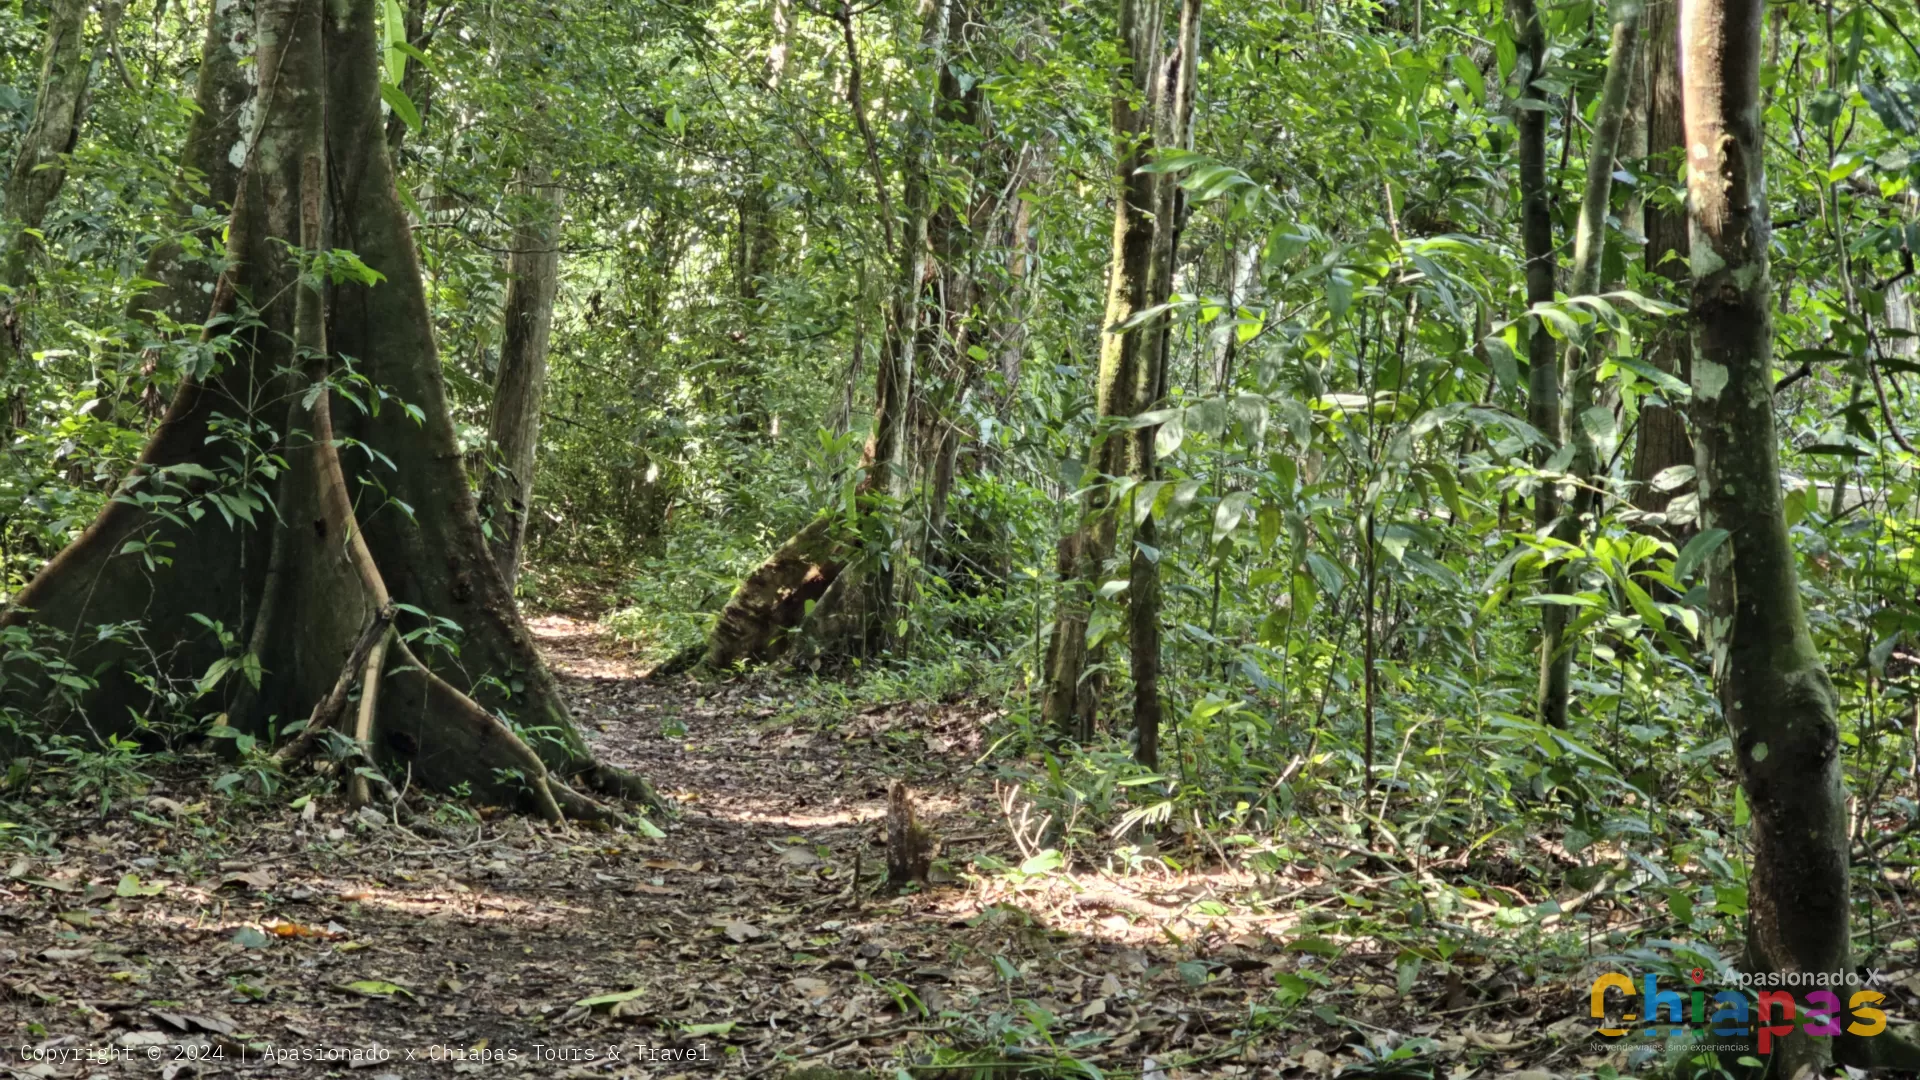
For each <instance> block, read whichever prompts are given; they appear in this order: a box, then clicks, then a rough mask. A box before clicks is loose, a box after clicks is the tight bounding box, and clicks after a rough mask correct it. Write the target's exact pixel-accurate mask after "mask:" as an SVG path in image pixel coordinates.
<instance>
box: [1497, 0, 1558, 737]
mask: <svg viewBox="0 0 1920 1080" xmlns="http://www.w3.org/2000/svg"><path fill="white" fill-rule="evenodd" d="M1507 17H1508V19H1509V20H1510V21H1511V23H1512V26H1513V31H1512V32H1513V39H1514V42H1515V43H1516V45H1517V53H1518V56H1517V60H1516V62H1517V65H1518V67H1517V69H1516V74H1517V79H1518V82H1519V88H1520V90H1519V94H1518V100H1517V102H1516V109H1515V111H1516V113H1517V116H1516V126H1517V127H1518V129H1519V146H1518V150H1519V158H1520V238H1521V246H1522V250H1523V251H1524V252H1525V255H1526V260H1527V266H1526V282H1527V303H1528V305H1529V306H1531V305H1534V304H1550V303H1552V302H1553V296H1554V278H1555V277H1556V272H1557V269H1558V267H1557V263H1558V259H1557V258H1556V257H1555V255H1554V247H1553V210H1552V195H1551V193H1550V192H1549V190H1548V188H1547V109H1548V105H1547V100H1546V97H1545V95H1544V94H1543V93H1542V91H1541V90H1540V87H1539V85H1538V82H1539V80H1540V78H1541V76H1543V75H1544V74H1545V73H1546V72H1545V68H1546V62H1547V32H1546V27H1545V23H1544V22H1543V21H1542V20H1541V17H1540V11H1539V7H1538V6H1537V4H1536V3H1535V0H1508V4H1507ZM1527 420H1528V422H1529V423H1531V424H1532V425H1533V426H1534V428H1535V429H1536V430H1537V431H1539V432H1540V433H1541V434H1542V435H1545V436H1546V437H1547V438H1548V439H1556V438H1558V437H1559V434H1560V358H1559V354H1558V350H1557V349H1556V348H1555V347H1554V343H1553V338H1552V336H1551V335H1549V334H1548V333H1547V330H1546V327H1545V326H1544V325H1542V324H1541V322H1540V320H1538V319H1531V320H1528V323H1527ZM1550 456H1551V452H1550V451H1549V450H1547V449H1546V448H1541V449H1539V450H1537V451H1536V452H1535V454H1534V464H1535V465H1536V466H1540V467H1544V466H1545V465H1546V464H1547V461H1548V459H1549V457H1550ZM1559 517H1560V493H1559V490H1558V489H1557V488H1556V486H1555V485H1553V484H1550V483H1547V482H1545V481H1542V482H1540V483H1539V484H1538V485H1537V486H1536V487H1535V490H1534V495H1533V527H1534V529H1535V531H1536V532H1540V533H1545V532H1547V531H1548V530H1550V529H1551V528H1552V527H1553V524H1554V522H1555V521H1557V520H1559ZM1543 587H1545V588H1547V589H1551V585H1550V584H1548V583H1543ZM1566 625H1567V609H1566V608H1564V607H1561V606H1560V605H1558V604H1543V605H1541V608H1540V641H1541V649H1540V686H1539V688H1538V691H1537V693H1536V697H1535V703H1536V707H1537V708H1539V718H1540V720H1541V722H1542V723H1549V724H1554V725H1556V726H1564V725H1565V723H1566V716H1565V714H1564V712H1563V713H1561V714H1560V715H1558V716H1555V715H1553V714H1552V713H1550V712H1548V711H1547V710H1546V708H1544V706H1546V705H1548V704H1549V703H1552V702H1561V703H1564V702H1565V701H1566V699H1567V686H1566V685H1565V683H1564V680H1565V679H1566V678H1567V676H1568V671H1567V669H1566V668H1565V667H1562V666H1561V665H1559V664H1558V663H1555V662H1554V660H1553V658H1554V656H1555V649H1554V648H1553V644H1552V643H1554V642H1558V641H1560V640H1561V639H1562V638H1564V637H1565V635H1566Z"/></svg>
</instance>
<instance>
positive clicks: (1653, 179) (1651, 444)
mask: <svg viewBox="0 0 1920 1080" xmlns="http://www.w3.org/2000/svg"><path fill="white" fill-rule="evenodd" d="M1678 11H1679V7H1678V0H1649V2H1648V4H1647V14H1646V23H1647V31H1646V44H1645V46H1644V49H1645V53H1646V60H1647V62H1646V68H1647V124H1646V127H1647V161H1648V165H1647V167H1646V168H1645V169H1643V170H1642V171H1643V172H1646V173H1648V174H1649V175H1648V176H1646V177H1645V180H1646V182H1647V183H1648V185H1649V186H1650V187H1655V188H1665V187H1666V186H1667V185H1668V184H1669V183H1671V182H1672V181H1673V179H1674V176H1675V174H1676V172H1677V170H1678V169H1679V168H1680V166H1681V164H1682V161H1681V157H1682V149H1683V146H1684V141H1685V140H1684V135H1685V133H1684V131H1683V130H1682V121H1683V117H1682V116H1681V105H1680V27H1679V21H1678V18H1677V15H1678ZM1645 222H1646V235H1647V247H1646V263H1647V269H1648V270H1649V271H1651V272H1653V273H1655V274H1659V275H1660V276H1662V277H1664V278H1666V279H1668V280H1669V281H1672V282H1674V283H1675V286H1676V287H1682V286H1684V284H1685V282H1686V280H1687V253H1688V251H1689V248H1688V246H1687V211H1686V207H1685V206H1684V205H1680V204H1677V203H1670V202H1669V201H1668V200H1666V199H1664V198H1653V199H1649V200H1648V202H1647V205H1646V216H1645ZM1674 322H1676V323H1677V322H1678V320H1674ZM1691 355H1692V353H1691V349H1690V348H1689V343H1688V340H1687V333H1686V330H1685V328H1684V327H1680V326H1661V327H1658V328H1656V329H1655V330H1654V332H1653V333H1652V335H1651V336H1650V337H1649V338H1648V341H1647V349H1646V357H1647V362H1648V363H1649V364H1652V365H1653V366H1654V367H1655V368H1657V369H1659V370H1661V371H1664V372H1666V373H1667V374H1669V375H1672V376H1674V377H1676V378H1678V379H1679V380H1680V381H1681V382H1683V383H1684V382H1686V381H1687V379H1688V378H1689V377H1690V372H1691V369H1692V364H1691V363H1690V362H1689V361H1690V358H1691ZM1679 404H1680V403H1679V402H1676V401H1671V400H1667V399H1666V398H1665V397H1664V396H1663V397H1662V398H1660V399H1658V400H1649V399H1644V398H1643V399H1642V401H1641V404H1640V421H1639V423H1638V425H1636V427H1635V428H1634V446H1633V466H1632V468H1633V471H1632V479H1633V480H1634V481H1635V482H1636V483H1637V484H1639V487H1637V488H1636V489H1635V491H1634V504H1635V505H1637V506H1638V507H1640V509H1642V510H1647V511H1650V512H1654V513H1660V512H1664V511H1665V510H1666V508H1667V502H1668V500H1669V499H1671V498H1673V497H1674V495H1675V494H1676V493H1677V492H1678V491H1682V490H1685V488H1684V487H1681V488H1673V487H1669V488H1668V489H1667V490H1659V489H1656V488H1655V487H1654V486H1653V479H1654V478H1655V477H1656V476H1659V475H1660V474H1661V473H1662V472H1664V471H1665V470H1667V469H1669V468H1673V467H1674V466H1678V465H1692V464H1693V440H1692V438H1691V437H1690V436H1689V435H1688V434H1687V422H1686V417H1685V416H1683V415H1682V414H1681V412H1680V409H1679V407H1678V406H1679Z"/></svg>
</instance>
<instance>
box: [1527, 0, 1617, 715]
mask: <svg viewBox="0 0 1920 1080" xmlns="http://www.w3.org/2000/svg"><path fill="white" fill-rule="evenodd" d="M1611 23H1612V26H1611V30H1610V33H1609V38H1610V43H1609V46H1608V49H1607V75H1606V79H1605V80H1604V82H1603V83H1602V84H1601V91H1600V101H1599V103H1598V105H1597V107H1596V108H1595V110H1594V124H1593V138H1592V139H1591V140H1590V141H1589V142H1588V144H1587V175H1586V183H1585V185H1584V186H1583V188H1582V190H1581V197H1580V218H1579V223H1578V226H1577V227H1576V229H1575V230H1574V237H1573V274H1572V279H1571V281H1570V282H1569V283H1568V293H1569V295H1571V296H1590V295H1592V294H1593V293H1595V292H1598V291H1599V288H1600V275H1601V267H1602V265H1603V264H1604V262H1605V259H1606V247H1607V216H1608V210H1609V207H1610V205H1611V203H1612V198H1613V174H1614V171H1615V169H1616V168H1617V165H1616V163H1615V160H1614V158H1615V155H1616V154H1617V153H1618V151H1619V147H1620V137H1621V134H1622V132H1623V131H1624V130H1625V128H1626V126H1627V112H1628V102H1629V101H1630V99H1631V96H1632V86H1633V82H1634V80H1635V79H1636V78H1638V77H1639V74H1640V56H1639V50H1640V0H1613V7H1612V12H1611ZM1596 333H1597V330H1596V328H1595V325H1594V324H1589V325H1588V327H1587V328H1586V329H1585V331H1584V332H1582V333H1580V334H1578V335H1576V337H1575V338H1574V339H1573V340H1572V341H1569V342H1568V344H1567V348H1566V350H1565V352H1564V354H1563V356H1564V362H1563V364H1562V365H1561V366H1562V369H1563V370H1562V373H1561V378H1560V382H1561V384H1562V385H1563V386H1564V387H1565V392H1564V398H1563V400H1561V401H1560V402H1559V407H1558V408H1557V409H1555V410H1554V412H1555V413H1556V415H1555V416H1553V417H1552V420H1553V422H1554V425H1555V428H1554V430H1555V433H1556V434H1557V436H1558V438H1559V441H1560V445H1561V447H1562V448H1563V456H1566V455H1565V453H1564V451H1565V449H1566V448H1570V449H1571V450H1572V453H1571V455H1570V456H1567V462H1568V464H1567V471H1568V472H1569V473H1570V474H1571V475H1572V476H1573V477H1574V479H1575V486H1574V488H1573V491H1572V492H1571V495H1570V497H1569V498H1567V499H1566V500H1564V502H1562V501H1560V500H1555V501H1556V503H1558V504H1559V505H1558V514H1557V515H1556V517H1555V519H1554V522H1553V535H1554V537H1555V539H1557V540H1559V541H1561V542H1562V543H1563V544H1566V545H1568V546H1569V547H1575V546H1577V545H1578V543H1579V540H1580V536H1581V522H1582V520H1583V519H1584V518H1585V517H1586V515H1587V514H1588V513H1590V512H1591V511H1592V509H1593V507H1594V506H1595V504H1596V500H1595V498H1594V496H1595V493H1596V492H1597V491H1598V490H1599V486H1600V484H1601V477H1600V476H1599V472H1600V464H1601V463H1600V460H1599V453H1598V450H1597V439H1596V437H1595V435H1596V432H1597V431H1599V430H1604V429H1605V428H1606V427H1609V426H1611V425H1612V424H1613V413H1612V411H1611V410H1610V409H1608V408H1606V407H1605V406H1603V405H1599V404H1596V403H1595V400H1594V379H1595V376H1596V374H1597V368H1598V362H1597V359H1596V358H1595V357H1594V356H1593V342H1594V338H1595V336H1596ZM1539 336H1542V337H1544V336H1545V335H1544V334H1541V335H1539ZM1549 348H1551V346H1549ZM1542 419H1545V417H1544V416H1543V417H1542ZM1574 565H1575V564H1574V562H1573V560H1571V559H1565V560H1563V561H1561V562H1559V563H1557V564H1555V571H1554V573H1553V574H1552V575H1551V576H1550V578H1549V581H1548V586H1547V588H1548V590H1549V591H1550V592H1552V593H1555V594H1559V595H1565V594H1568V593H1572V592H1576V591H1578V590H1577V588H1576V586H1575V582H1574V580H1573V566H1574ZM1544 610H1545V611H1546V612H1548V613H1549V614H1550V618H1548V620H1547V621H1546V622H1545V623H1544V624H1543V625H1542V631H1543V632H1542V634H1541V641H1540V686H1539V698H1538V715H1539V717H1540V720H1541V722H1543V723H1547V724H1551V725H1553V726H1554V727H1566V726H1567V710H1568V705H1569V699H1570V698H1571V692H1572V686H1573V680H1572V668H1573V647H1572V642H1570V641H1568V640H1567V611H1568V609H1567V608H1565V607H1563V606H1561V605H1559V604H1548V605H1545V607H1544Z"/></svg>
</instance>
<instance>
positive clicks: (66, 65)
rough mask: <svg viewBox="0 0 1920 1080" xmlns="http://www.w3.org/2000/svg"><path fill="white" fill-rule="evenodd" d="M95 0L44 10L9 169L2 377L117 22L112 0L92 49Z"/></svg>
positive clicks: (1, 208) (59, 1)
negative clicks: (20, 304)
mask: <svg viewBox="0 0 1920 1080" xmlns="http://www.w3.org/2000/svg"><path fill="white" fill-rule="evenodd" d="M92 9H93V5H92V3H91V0H54V2H53V3H52V4H51V5H50V6H49V8H48V11H47V33H46V45H45V47H44V48H43V49H42V51H41V59H40V83H39V89H38V90H37V91H36V93H35V95H34V101H33V119H32V120H30V121H28V123H27V130H26V132H25V133H24V134H22V135H21V136H20V144H19V148H18V149H17V150H16V151H15V152H14V158H13V165H12V167H11V168H10V169H9V170H8V172H7V178H6V187H5V191H4V199H5V201H4V203H0V214H4V215H5V218H4V224H5V233H4V235H0V244H4V245H5V252H6V255H5V268H4V271H3V272H0V277H4V281H5V285H6V287H7V289H8V295H7V298H6V300H5V303H6V313H5V315H4V322H5V323H6V325H5V327H4V328H0V376H3V375H4V374H5V373H6V371H7V370H8V369H9V368H11V367H12V366H13V363H14V360H15V359H16V358H17V357H18V355H19V350H20V331H19V326H18V324H17V321H16V319H15V317H14V313H13V307H14V304H15V303H16V298H17V296H18V293H19V292H20V290H21V289H23V288H25V287H26V285H27V281H28V277H29V276H30V274H29V266H30V263H31V260H32V258H33V256H34V253H35V252H37V251H38V250H39V249H40V240H39V234H40V226H41V225H42V224H44V223H45V221H46V217H47V209H48V207H50V206H52V205H53V200H54V199H55V197H57V196H58V195H59V194H60V189H61V188H62V187H64V186H65V185H66V182H67V155H69V154H71V153H72V152H73V148H74V146H75V145H76V144H77V143H78V142H79V141H80V129H81V126H82V125H83V124H85V123H86V117H87V99H88V90H89V88H90V87H91V85H92V81H93V75H94V73H95V72H96V71H97V70H98V69H99V67H100V64H101V62H102V60H103V59H104V58H105V56H106V51H107V46H106V44H105V42H106V39H107V37H108V36H109V35H111V34H113V33H114V32H115V30H116V29H117V28H118V25H119V22H120V15H121V12H122V10H123V7H122V0H108V2H107V3H106V4H104V5H103V6H102V8H101V10H100V17H99V27H100V29H99V33H98V34H97V35H96V36H95V42H94V48H93V49H92V50H91V51H89V50H88V48H87V21H88V15H89V14H90V13H91V12H92Z"/></svg>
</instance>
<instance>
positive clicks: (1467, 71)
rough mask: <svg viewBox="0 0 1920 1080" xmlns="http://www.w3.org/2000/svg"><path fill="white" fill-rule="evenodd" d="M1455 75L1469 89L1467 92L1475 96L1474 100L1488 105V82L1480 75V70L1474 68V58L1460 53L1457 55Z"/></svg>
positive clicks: (1455, 55) (1454, 62)
mask: <svg viewBox="0 0 1920 1080" xmlns="http://www.w3.org/2000/svg"><path fill="white" fill-rule="evenodd" d="M1453 73H1454V74H1455V75H1458V76H1459V77H1460V85H1462V86H1464V87H1466V88H1467V91H1468V92H1469V93H1471V94H1472V95H1473V100H1474V101H1475V102H1476V103H1479V104H1485V103H1486V100H1487V80H1486V77H1485V76H1483V75H1481V74H1480V69H1479V68H1478V67H1476V66H1474V63H1473V60H1472V58H1470V57H1467V56H1465V55H1463V54H1460V53H1455V54H1454V56H1453Z"/></svg>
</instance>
